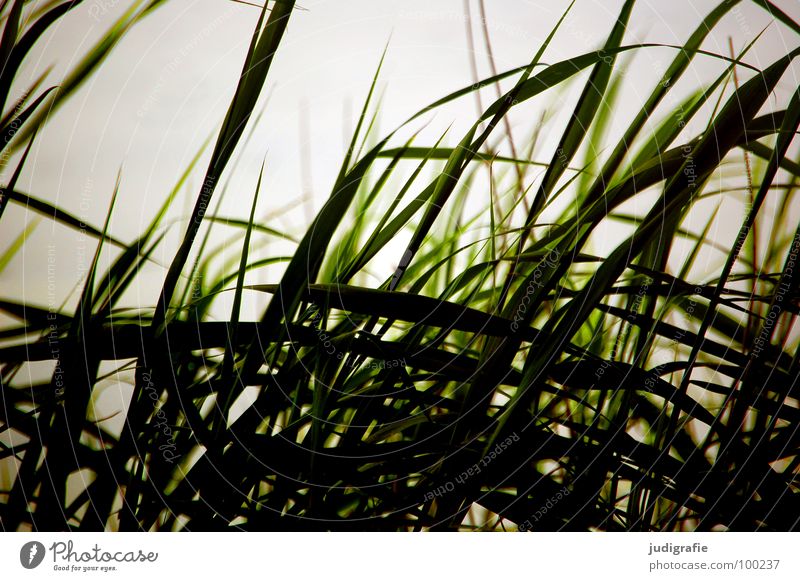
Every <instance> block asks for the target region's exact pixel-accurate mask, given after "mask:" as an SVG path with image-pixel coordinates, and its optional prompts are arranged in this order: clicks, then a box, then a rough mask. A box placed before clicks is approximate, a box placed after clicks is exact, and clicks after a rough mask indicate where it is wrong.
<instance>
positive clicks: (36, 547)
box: [19, 541, 45, 569]
mask: <svg viewBox="0 0 800 581" xmlns="http://www.w3.org/2000/svg"><path fill="white" fill-rule="evenodd" d="M44 553H45V550H44V545H43V544H42V543H40V542H39V541H30V542H29V543H25V544H24V545H22V548H21V549H20V550H19V562H20V563H22V566H23V567H25V568H26V569H35V568H36V567H38V566H39V565H41V564H42V561H43V560H44Z"/></svg>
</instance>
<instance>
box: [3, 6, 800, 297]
mask: <svg viewBox="0 0 800 581" xmlns="http://www.w3.org/2000/svg"><path fill="white" fill-rule="evenodd" d="M486 4H487V10H488V19H487V20H488V29H489V34H490V35H491V41H492V46H493V50H494V56H495V59H496V64H497V68H498V69H499V70H505V69H508V68H511V67H515V66H519V65H522V64H525V63H527V62H528V61H529V60H530V59H531V57H532V55H533V54H534V53H535V51H536V50H537V48H538V46H539V44H540V43H541V41H542V40H543V38H544V37H545V36H546V34H547V33H548V32H549V31H550V30H551V28H552V27H553V25H554V24H555V22H556V20H557V19H558V17H559V16H560V15H561V14H562V12H563V11H564V10H565V8H566V6H567V4H568V3H567V2H565V1H562V0H558V1H548V2H544V1H540V2H531V1H524V0H514V1H510V0H502V1H500V0H487V1H486ZM621 4H622V2H621V1H618V0H617V1H609V2H605V1H603V2H601V1H599V0H577V2H576V4H575V7H574V9H573V11H572V12H571V14H570V15H569V16H568V18H567V21H566V22H565V24H564V27H563V29H562V31H561V32H560V33H559V35H558V37H557V39H556V41H555V42H554V43H553V45H552V46H551V47H550V48H549V50H548V51H547V53H546V57H545V60H546V61H547V62H554V61H556V60H559V59H562V58H567V57H570V56H575V55H577V54H579V53H583V52H587V51H589V50H592V49H595V48H598V47H599V45H600V44H601V43H602V42H603V40H604V39H605V37H606V35H607V34H608V31H609V29H610V26H611V23H612V22H613V20H614V18H615V16H616V14H617V13H618V11H619V8H620V6H621ZM715 4H716V2H713V1H693V2H689V1H685V0H671V1H665V0H649V1H648V0H642V1H640V2H638V3H637V6H636V8H635V10H634V12H633V15H632V17H631V21H630V23H631V25H630V28H629V30H628V35H627V37H626V43H633V42H641V41H648V42H662V43H667V44H682V43H683V42H685V40H686V38H687V37H688V36H689V34H690V32H691V31H692V30H693V29H694V28H695V27H696V26H697V23H698V22H699V21H700V20H701V19H702V17H703V16H704V15H705V14H707V13H708V11H709V10H710V9H711V8H712V7H713V6H714V5H715ZM776 4H777V5H778V6H780V7H781V8H782V9H784V10H785V11H786V12H788V13H789V14H790V15H791V16H793V17H794V18H795V19H800V3H798V2H797V0H777V1H776ZM127 5H128V4H127V1H124V0H123V1H119V2H117V1H116V0H94V1H92V0H86V2H84V3H83V5H82V6H81V7H79V8H78V9H76V10H74V11H73V12H72V13H70V15H69V16H68V17H67V18H66V19H64V21H63V22H62V23H61V24H59V26H58V27H57V29H54V30H53V31H52V34H50V35H49V36H48V37H47V43H46V46H44V47H43V48H42V49H41V50H40V52H39V53H38V54H37V55H36V58H34V59H31V60H30V61H29V62H27V63H26V67H25V69H24V74H23V75H22V77H21V78H20V79H19V80H20V85H19V90H20V91H22V90H23V89H24V85H25V84H26V83H27V82H28V81H29V79H32V78H34V77H35V76H36V75H37V74H38V73H39V72H41V71H42V70H44V69H45V68H46V67H48V66H51V65H52V66H54V69H53V72H52V75H51V78H52V79H53V82H57V81H58V78H59V76H60V75H63V74H64V72H65V71H66V70H68V68H69V67H70V65H71V64H74V62H75V61H76V60H77V59H79V58H80V56H81V55H82V54H84V53H85V51H86V50H87V49H88V48H89V47H90V46H91V45H92V43H93V42H94V41H96V40H97V39H98V38H99V37H100V35H101V34H102V33H103V32H104V31H105V30H107V29H108V28H109V27H110V26H111V25H112V23H113V22H114V20H115V18H116V17H117V16H118V15H119V14H121V13H122V12H123V11H124V10H125V9H126V8H127ZM301 6H302V9H301V10H297V11H296V12H295V13H294V15H293V16H292V19H291V21H290V24H289V27H288V30H287V32H286V35H285V38H284V42H283V43H282V45H281V47H280V49H279V52H278V55H277V57H276V59H275V61H274V63H273V68H272V70H271V72H270V76H269V82H268V84H269V89H268V91H266V92H265V94H264V95H262V103H263V102H266V101H267V100H268V103H267V106H266V108H265V112H264V115H263V117H262V118H261V120H260V122H259V124H258V126H257V127H256V128H255V130H254V134H253V139H252V140H251V142H250V143H249V145H248V146H247V147H246V148H245V149H244V150H243V151H242V152H240V158H241V159H240V161H239V165H238V169H237V171H236V172H235V173H234V174H232V176H233V177H232V178H231V194H230V195H229V196H228V198H227V200H226V202H227V203H226V206H225V208H224V211H223V212H222V213H223V214H225V215H237V216H240V217H245V216H246V214H247V212H248V210H249V204H250V199H251V195H252V191H253V188H254V187H255V183H256V179H257V172H258V168H259V167H260V165H261V161H262V160H263V159H264V158H265V156H266V165H267V170H266V175H265V183H264V190H263V193H262V195H261V204H260V206H259V215H264V214H267V213H269V212H275V211H276V210H280V209H281V208H286V207H287V206H289V205H292V204H294V205H295V206H297V208H296V210H295V211H292V212H282V213H281V212H279V213H278V214H277V215H275V216H274V217H273V218H271V223H270V225H271V226H273V227H277V228H283V229H286V230H289V231H293V232H295V233H297V232H300V231H302V230H303V227H304V225H305V224H307V223H308V217H309V215H310V213H311V212H313V211H314V209H316V208H319V206H320V205H321V203H322V201H323V200H324V199H325V197H326V195H327V194H328V192H329V190H330V187H331V184H332V180H333V178H334V177H335V174H336V172H337V171H338V164H339V163H340V161H341V159H342V155H343V150H344V143H345V138H346V136H347V135H348V134H349V132H350V130H351V129H352V127H353V125H354V120H353V117H354V116H355V115H356V114H357V112H358V110H359V108H360V104H361V102H362V100H363V98H364V96H365V95H366V92H367V90H368V87H369V83H370V81H371V78H372V75H373V73H374V71H375V68H376V65H377V63H378V61H379V58H380V55H381V52H382V51H383V49H384V47H385V46H386V45H387V43H388V53H387V58H386V63H385V66H384V69H383V71H382V73H381V77H380V83H379V87H380V89H381V92H382V93H383V104H382V113H381V117H380V130H381V131H380V132H381V133H383V132H386V131H388V130H390V129H391V128H393V127H394V126H396V125H397V124H399V123H400V122H402V121H403V120H404V119H406V118H407V117H408V116H410V115H411V114H413V113H414V112H416V111H417V110H418V109H420V108H421V107H423V106H424V105H426V104H428V103H430V102H431V101H433V100H435V99H437V98H439V97H441V96H443V95H444V94H446V93H448V92H450V91H452V90H455V89H457V88H460V87H462V86H464V85H467V84H470V83H471V82H472V73H471V69H470V58H469V53H468V48H467V47H468V44H467V41H466V26H465V12H464V3H463V1H462V0H436V1H435V2H432V1H430V0H427V1H420V0H401V1H394V0H392V1H375V0H347V1H341V0H339V1H334V0H304V1H302V2H301ZM471 8H472V14H473V17H477V16H478V15H479V12H478V4H477V3H476V2H475V1H474V0H473V1H472V3H471ZM258 10H259V9H258V8H256V7H253V6H248V5H245V4H242V3H234V2H231V1H227V0H196V1H195V0H168V1H167V2H166V4H165V6H163V7H162V8H160V9H158V10H157V11H155V12H154V13H153V14H152V15H150V16H149V17H147V18H146V19H145V20H144V21H142V22H141V23H139V24H138V25H137V26H135V27H134V28H133V29H132V30H131V32H130V33H129V34H128V35H127V37H125V39H124V40H123V41H122V42H121V43H120V44H119V45H118V46H117V47H116V49H115V50H114V52H113V53H112V55H111V56H110V58H109V59H108V60H107V61H106V62H105V63H104V64H103V66H102V68H101V69H100V70H99V71H98V73H97V74H96V75H95V77H94V78H93V79H92V80H91V81H90V82H89V83H87V84H86V85H85V86H84V87H83V88H82V89H81V90H80V91H79V92H78V93H77V94H76V95H74V97H73V98H72V99H71V101H70V102H69V103H68V104H67V105H66V106H64V107H63V108H61V109H60V110H59V111H58V112H57V113H56V115H55V116H54V117H53V119H52V120H51V123H50V124H49V125H48V126H47V129H46V130H45V131H44V132H43V133H41V134H40V136H39V138H38V140H37V142H36V145H35V147H34V149H33V154H32V155H33V157H32V159H31V163H30V164H29V166H28V167H26V169H25V171H24V173H23V177H22V179H21V181H20V183H19V188H20V189H21V190H23V191H28V192H31V193H32V194H34V195H36V196H38V197H41V198H43V199H46V200H48V201H50V202H52V203H56V204H58V205H60V206H61V207H63V208H64V209H66V210H69V211H71V212H73V213H74V214H76V215H78V216H80V217H81V218H82V219H84V220H85V221H87V222H90V223H93V224H96V225H101V224H102V221H103V219H104V216H105V213H106V211H107V209H108V204H109V201H110V199H111V194H112V190H113V187H114V183H115V179H116V176H117V174H118V172H120V171H121V172H122V174H121V175H122V180H121V190H120V199H119V202H118V205H117V207H116V208H115V212H114V217H113V220H112V232H113V234H114V235H116V236H117V237H119V238H121V239H123V240H126V241H130V240H132V239H133V238H134V237H135V236H136V235H137V234H138V233H139V232H140V231H141V230H142V229H143V227H144V225H146V224H147V222H148V221H149V219H150V218H151V216H152V215H153V213H154V211H155V209H156V208H157V207H158V205H160V203H161V201H162V200H163V199H164V196H165V195H166V193H167V192H168V191H169V189H170V187H171V185H172V184H173V183H174V182H175V181H176V179H177V178H178V176H179V175H180V173H181V172H182V171H183V169H184V168H185V166H186V164H187V163H188V161H189V160H190V159H191V158H192V157H193V156H194V154H195V153H196V152H197V149H198V146H199V145H200V144H201V143H202V142H203V140H204V139H205V138H206V137H208V136H210V135H214V136H215V135H216V130H217V128H218V127H219V124H220V122H221V120H222V117H223V116H224V113H225V110H226V108H227V105H228V102H229V99H230V97H231V95H232V93H233V90H234V88H235V85H236V81H237V78H238V75H239V72H240V70H241V66H242V61H243V57H244V54H245V51H246V49H247V45H248V43H249V39H250V35H251V32H252V28H253V26H254V25H255V22H256V19H257V17H258ZM770 21H771V18H770V16H769V15H768V14H767V13H765V12H764V11H763V10H762V9H760V8H758V7H757V6H755V5H754V4H753V3H752V2H749V1H744V2H742V4H741V5H740V8H739V9H737V10H736V11H734V13H732V14H729V15H728V17H726V19H725V20H724V21H723V23H722V24H721V25H720V26H719V28H718V31H717V33H716V34H715V35H713V36H712V37H711V38H710V39H709V41H708V42H707V44H706V46H705V48H706V49H708V50H710V51H714V52H720V53H723V54H726V55H727V54H728V50H729V49H728V36H731V37H733V42H734V46H735V48H736V50H739V49H741V48H742V47H743V46H744V45H745V44H746V43H747V42H749V41H750V40H751V39H752V38H753V37H754V36H755V35H756V34H757V33H759V32H760V31H761V30H762V29H764V27H766V26H767V25H768V24H769V23H770ZM476 25H477V23H476ZM474 32H475V47H476V53H477V54H476V59H477V63H478V66H479V72H480V75H481V76H488V75H489V74H490V68H489V65H488V62H487V58H486V50H485V45H484V42H483V38H482V36H481V31H480V29H478V28H477V26H476V27H475V28H474ZM789 43H796V37H793V36H792V35H791V34H789V33H788V32H787V31H786V29H785V28H783V27H782V26H781V25H777V24H772V25H771V26H770V27H769V28H768V29H767V31H766V32H765V33H764V35H763V37H762V38H761V40H760V41H759V42H758V44H757V45H756V47H755V49H754V51H753V53H752V54H751V56H750V57H749V59H748V60H749V62H751V63H752V64H754V65H757V66H766V65H767V64H769V62H771V60H772V59H773V58H774V57H776V56H777V55H780V54H784V53H785V52H786V49H787V44H789ZM789 48H793V46H791V45H790V46H789ZM672 55H673V53H672V52H671V51H670V50H669V49H653V50H651V51H649V52H647V53H640V54H639V56H637V57H636V59H635V60H634V61H633V62H632V63H631V69H630V70H631V74H630V75H628V77H627V79H626V85H625V86H626V89H625V91H624V94H623V102H625V103H628V104H629V105H630V107H629V108H628V107H623V108H622V109H621V111H622V112H623V113H625V112H627V111H633V107H635V105H636V104H637V103H639V102H640V101H641V99H642V98H643V97H644V95H646V94H647V93H648V92H649V91H650V90H651V88H652V86H653V82H654V81H655V79H656V78H658V76H659V75H660V73H661V72H662V71H663V68H664V67H665V66H666V65H667V64H668V62H669V60H670V59H671V58H672ZM659 67H660V68H659ZM797 67H798V65H797V64H795V68H794V69H793V70H792V71H791V72H792V76H791V78H787V79H785V80H784V82H783V84H782V87H781V93H780V95H785V94H787V93H788V92H789V91H791V90H792V89H793V80H794V79H796V74H795V73H796V72H797V71H798V68H797ZM718 70H720V64H719V63H718V62H715V61H714V60H713V59H710V58H706V57H699V58H698V59H697V61H696V66H695V67H694V68H693V69H692V70H690V71H689V72H688V73H687V75H686V77H687V78H686V81H687V83H688V85H694V86H697V85H698V84H699V83H701V82H704V81H707V80H708V79H709V78H710V75H711V74H713V73H714V72H715V71H718ZM743 74H744V73H743ZM796 84H797V83H796V80H794V85H796ZM484 95H485V98H484V103H488V95H493V90H492V89H488V90H487V92H485V93H484ZM780 95H779V97H778V98H779V99H780V98H781V97H780ZM571 96H572V95H563V94H562V95H561V96H560V97H559V98H561V99H566V100H567V101H568V100H569V98H570V97H571ZM548 99H549V100H548ZM540 103H541V104H542V105H544V104H548V103H552V97H546V98H544V99H543V100H541V101H540ZM540 106H541V105H540ZM568 109H569V108H568V107H565V108H564V110H565V111H567V110H568ZM474 115H475V101H474V99H472V98H467V99H463V100H461V101H460V102H459V103H457V104H454V105H453V106H451V107H448V108H446V109H444V110H442V111H440V112H439V113H438V114H437V115H436V117H435V118H434V119H433V121H432V122H431V124H430V126H429V128H428V130H426V132H425V133H423V136H422V137H421V138H420V144H423V143H432V142H433V140H434V139H435V137H436V136H437V135H438V134H439V133H440V132H441V131H442V130H444V129H445V128H446V127H447V126H449V125H451V124H453V129H452V130H451V134H450V135H451V136H452V138H451V141H455V140H456V139H458V138H460V137H461V135H462V134H463V131H464V129H465V127H466V126H467V124H469V123H471V121H472V119H473V118H474ZM535 119H536V117H531V116H530V113H528V114H520V115H518V116H516V117H514V118H513V124H514V128H515V131H517V132H518V135H522V136H525V135H527V134H528V133H529V132H530V131H531V130H532V123H533V122H534V120H535ZM624 122H625V119H624V118H617V119H614V123H615V124H616V125H617V126H622V125H624ZM545 149H546V148H545ZM304 151H305V152H306V153H307V156H308V158H309V159H311V160H312V163H311V165H310V167H306V168H303V167H301V164H300V160H301V159H302V158H303V156H304V155H305V154H303V153H302V152H304ZM209 154H210V152H207V154H206V155H205V156H204V157H203V160H207V159H208V155H209ZM550 154H551V152H550V151H547V154H546V155H550ZM204 169H205V166H204V164H203V163H202V162H201V164H200V165H199V166H198V168H197V170H196V171H195V172H194V174H193V176H192V179H191V183H192V184H193V187H192V188H189V189H187V191H186V192H185V195H183V197H182V198H181V199H179V200H178V202H177V204H176V207H175V211H174V213H173V214H172V216H173V217H179V216H181V215H182V214H183V215H185V213H186V212H187V211H188V208H189V203H190V202H189V200H190V198H192V199H193V197H194V196H195V195H196V193H197V191H198V189H199V185H200V182H201V180H202V172H203V171H204ZM5 175H8V171H7V170H6V172H5ZM307 190H310V193H311V195H310V196H309V197H308V198H309V201H308V202H305V203H304V202H302V200H303V198H304V195H305V193H306V191H307ZM12 216H13V217H12ZM31 219H32V215H30V214H29V213H26V211H25V210H24V209H22V208H19V207H11V208H9V209H8V210H7V216H6V217H5V218H4V220H3V225H4V228H3V231H2V233H0V237H2V240H0V243H2V245H3V247H6V246H7V245H8V244H9V243H10V241H11V240H12V239H13V238H14V237H16V236H17V235H18V234H19V232H20V231H21V230H22V228H23V226H24V224H25V223H27V222H28V221H30V220H31ZM8 224H14V227H13V228H9V227H8ZM183 228H184V226H183V224H181V225H180V226H179V227H175V228H173V229H172V231H171V232H172V233H173V234H174V236H172V237H171V238H168V239H167V243H166V244H165V245H164V247H163V253H162V254H161V255H160V256H159V257H158V260H160V261H162V262H163V263H167V262H169V260H170V259H171V257H172V253H173V252H174V248H175V242H176V240H177V236H178V235H180V234H181V233H182V231H183ZM48 244H55V245H56V249H55V252H57V254H58V265H59V271H58V272H59V274H58V276H59V288H58V290H57V296H56V297H55V300H56V302H57V303H59V302H60V301H62V300H64V299H65V298H66V297H67V296H68V295H69V294H70V291H71V289H72V286H73V285H74V284H75V283H76V282H77V281H78V278H79V275H78V274H77V273H79V272H80V270H81V265H82V264H84V265H85V263H86V261H88V260H90V258H91V254H92V252H93V249H94V247H93V245H92V244H91V241H86V240H81V239H80V237H79V235H78V234H76V233H75V232H70V231H67V230H65V229H63V228H61V227H59V226H54V225H53V223H51V222H49V221H47V220H45V221H43V222H41V223H40V224H39V225H38V226H37V228H36V230H35V231H34V232H33V234H32V235H31V237H30V239H29V243H28V244H26V245H25V247H24V251H23V252H21V253H20V254H19V255H18V256H16V257H15V259H14V260H12V262H11V263H10V264H9V265H8V266H7V267H6V269H5V270H4V271H3V272H2V273H0V284H2V285H3V286H4V288H5V289H6V291H5V294H10V295H12V296H25V297H26V298H28V299H29V300H33V301H34V302H41V303H45V302H46V300H47V299H46V298H45V297H44V294H43V291H42V289H43V288H44V285H43V281H44V280H45V268H44V266H45V264H46V261H47V253H48ZM51 252H53V251H52V250H51ZM84 268H85V266H84ZM161 274H163V272H162V273H161ZM160 276H161V275H159V273H158V272H154V273H153V281H154V284H153V288H152V289H144V290H143V291H142V293H143V294H142V295H141V296H140V297H139V301H141V304H143V305H152V304H153V303H154V302H155V292H156V291H157V290H158V284H157V283H158V281H159V280H160ZM148 291H152V292H149V294H148ZM40 295H41V296H42V300H41V301H37V300H36V299H35V298H31V297H37V296H40Z"/></svg>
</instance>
